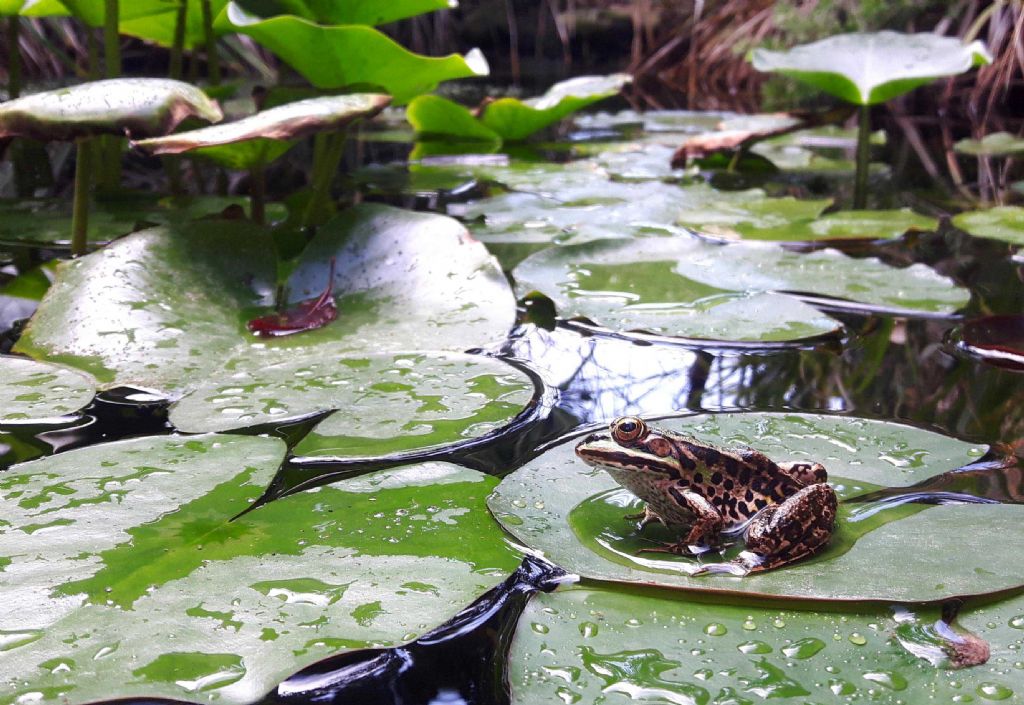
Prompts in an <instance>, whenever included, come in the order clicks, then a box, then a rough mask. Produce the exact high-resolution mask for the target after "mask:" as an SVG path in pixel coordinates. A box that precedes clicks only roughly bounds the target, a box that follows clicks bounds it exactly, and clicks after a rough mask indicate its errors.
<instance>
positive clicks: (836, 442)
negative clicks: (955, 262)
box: [489, 413, 1024, 602]
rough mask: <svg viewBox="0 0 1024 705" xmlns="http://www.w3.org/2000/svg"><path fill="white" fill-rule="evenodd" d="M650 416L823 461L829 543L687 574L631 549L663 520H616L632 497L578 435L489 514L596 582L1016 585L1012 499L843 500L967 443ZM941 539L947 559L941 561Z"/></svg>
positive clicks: (905, 593) (725, 439)
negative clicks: (832, 515)
mask: <svg viewBox="0 0 1024 705" xmlns="http://www.w3.org/2000/svg"><path fill="white" fill-rule="evenodd" d="M656 425H658V426H662V427H666V428H670V429H672V430H682V431H684V432H685V433H688V434H690V435H693V436H696V437H698V438H700V439H702V440H705V441H708V442H710V443H714V444H716V445H721V446H725V447H737V446H743V445H747V446H751V447H754V448H756V449H758V450H761V451H762V452H764V453H765V454H767V455H768V456H769V457H771V458H773V459H775V460H777V461H784V460H807V461H818V462H821V463H823V464H824V465H825V467H826V468H827V469H828V471H829V478H830V481H831V482H832V483H833V484H834V486H835V487H836V488H837V491H838V493H839V495H840V497H841V499H843V500H844V501H842V502H841V503H840V518H839V520H838V522H837V527H836V532H835V534H834V535H833V537H832V541H831V543H830V544H829V546H828V548H826V549H825V551H823V552H822V553H820V554H819V555H818V556H816V557H814V558H812V559H810V560H805V561H800V562H797V563H793V564H791V565H788V566H784V567H782V568H778V569H775V570H771V571H766V572H763V573H755V574H752V575H748V576H746V577H743V578H739V577H734V576H731V575H704V576H694V577H691V576H690V575H688V572H690V571H692V570H693V569H694V568H695V565H696V564H695V561H696V560H697V559H694V558H688V557H669V558H662V557H658V558H652V557H650V554H643V553H639V554H638V553H637V551H639V549H641V548H644V547H650V546H651V545H652V543H651V541H652V540H671V539H672V536H673V535H672V533H671V532H669V531H667V530H664V528H663V527H649V528H648V529H646V531H645V532H644V533H642V534H641V533H637V532H636V530H635V523H633V522H629V521H626V520H625V519H623V516H624V515H626V514H630V513H632V511H635V510H636V508H637V507H639V506H640V503H639V502H638V501H637V500H635V498H633V496H632V495H631V494H630V493H629V492H628V491H626V490H624V489H622V488H620V487H618V485H617V484H616V483H615V481H614V480H612V479H611V477H610V476H609V475H607V473H604V472H600V471H595V470H593V469H592V468H590V467H588V466H586V465H585V464H584V463H583V462H582V461H580V460H579V459H577V458H576V457H575V454H574V452H573V449H574V446H575V440H570V441H567V442H565V443H562V444H560V445H558V446H556V447H554V448H552V449H550V450H548V451H546V452H545V453H544V454H542V455H541V456H540V457H538V458H537V459H535V460H533V461H530V462H528V463H527V464H525V465H524V466H522V467H521V468H520V469H519V470H516V471H515V472H514V473H512V474H511V475H509V476H507V477H506V478H505V479H504V480H503V481H502V483H501V485H499V487H498V489H497V490H495V492H494V494H493V495H492V496H491V498H490V500H489V504H490V507H491V510H492V511H493V512H494V514H495V516H496V517H497V518H498V520H499V521H501V522H502V524H503V525H504V526H505V528H506V529H507V530H508V531H510V532H511V533H512V534H513V535H514V536H515V537H516V538H517V539H518V540H520V541H522V542H523V543H524V544H525V545H527V546H529V547H531V548H533V549H536V550H540V551H543V552H544V553H545V554H546V555H547V557H548V558H549V559H550V560H552V561H554V562H555V563H557V564H558V565H560V566H562V567H563V568H565V569H566V570H568V571H570V572H573V573H579V574H580V575H582V576H584V577H587V578H593V579H599V580H612V581H616V582H626V583H634V584H653V585H661V586H665V587H673V588H685V589H693V590H701V591H714V592H717V591H725V592H730V593H736V592H743V593H748V594H764V595H775V596H787V597H799V598H806V599H821V600H844V601H845V600H879V601H884V602H917V601H920V602H930V601H940V600H944V599H947V598H949V597H951V596H954V595H977V594H985V593H991V592H998V591H1002V590H1008V589H1011V588H1015V587H1018V586H1019V585H1021V584H1022V578H1021V575H1020V571H1019V570H1017V569H1016V566H1017V564H1018V561H1017V558H1016V553H1015V550H1016V548H1015V546H1016V541H1017V538H1024V536H1022V535H1021V532H1022V528H1021V527H1022V523H1021V522H1022V519H1024V508H1022V507H1020V506H1015V505H1001V504H961V505H946V506H930V505H928V504H909V503H903V504H901V503H900V502H898V501H891V500H890V502H889V503H885V502H882V503H864V504H857V503H851V502H849V501H845V500H848V499H849V498H850V497H852V496H855V495H858V494H862V493H864V492H866V491H869V490H873V489H875V488H877V487H879V486H895V487H904V486H908V485H912V484H914V483H917V482H920V481H922V480H925V479H927V478H929V477H931V476H933V475H937V474H940V473H942V472H944V471H947V470H953V469H955V468H957V467H960V466H961V465H964V464H965V463H967V462H970V461H971V460H972V459H974V458H976V457H977V456H978V455H980V453H981V449H979V448H977V447H976V446H972V445H970V444H967V443H963V442H961V441H957V440H955V439H952V438H947V437H945V436H940V435H938V434H935V433H930V432H928V431H924V430H921V429H917V428H914V427H911V426H902V425H900V424H895V423H891V422H884V421H872V420H867V419H856V418H850V417H838V416H833V417H829V416H816V415H810V414H763V413H750V414H718V415H708V416H696V417H689V418H677V419H665V420H662V421H658V422H657V423H656ZM914 497H915V495H913V494H910V495H908V496H907V497H905V498H904V501H908V500H912V499H913V498H914ZM978 527H984V530H982V531H979V530H978ZM655 532H658V533H657V539H652V538H651V537H652V536H654V535H655ZM1011 537H1016V538H1011ZM950 546H955V547H956V552H957V556H958V559H957V560H956V561H953V562H951V561H949V560H946V558H947V557H948V555H949V547H950ZM739 548H740V547H738V546H736V547H733V550H738V549H739ZM655 555H657V554H655Z"/></svg>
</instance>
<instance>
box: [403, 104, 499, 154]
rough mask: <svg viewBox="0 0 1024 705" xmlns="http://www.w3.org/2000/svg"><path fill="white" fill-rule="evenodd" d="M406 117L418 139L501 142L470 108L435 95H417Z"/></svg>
mask: <svg viewBox="0 0 1024 705" xmlns="http://www.w3.org/2000/svg"><path fill="white" fill-rule="evenodd" d="M405 114H406V117H407V118H408V119H409V124H411V125H412V126H413V129H414V130H416V134H417V135H418V136H421V137H423V136H425V137H446V138H457V139H459V140H461V141H466V142H471V141H474V142H475V141H479V142H484V143H496V142H501V135H499V134H498V133H497V132H495V131H494V130H492V129H491V128H489V127H487V126H486V125H484V124H483V123H482V122H480V120H478V119H477V117H476V116H475V115H473V113H472V112H470V110H469V108H467V107H465V106H463V105H459V104H458V103H456V102H455V101H452V100H448V99H447V98H442V97H441V96H438V95H421V96H417V97H416V98H414V99H413V100H412V101H411V102H410V103H409V107H408V109H407V110H406V113H405Z"/></svg>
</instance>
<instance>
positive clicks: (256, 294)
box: [17, 205, 515, 393]
mask: <svg viewBox="0 0 1024 705" xmlns="http://www.w3.org/2000/svg"><path fill="white" fill-rule="evenodd" d="M332 259H333V260H334V261H335V264H336V266H335V268H334V272H335V275H334V276H335V278H334V284H333V286H334V289H333V291H334V295H335V297H336V300H337V304H338V309H339V315H338V318H337V320H335V321H334V322H332V323H330V324H329V325H326V326H324V327H322V328H320V329H318V330H314V331H308V332H306V333H303V334H301V335H295V336H291V337H288V338H279V339H275V340H267V339H261V338H256V337H255V336H254V335H253V334H251V333H249V331H248V330H247V329H246V322H247V321H248V320H250V319H252V318H253V317H255V316H256V315H260V314H261V313H265V312H266V307H268V306H270V305H271V303H272V297H273V293H274V288H275V287H274V282H275V278H276V267H277V262H276V261H275V255H274V246H273V243H272V242H271V240H270V235H269V233H268V232H267V231H265V230H262V229H260V228H257V227H255V226H253V225H252V224H250V223H240V222H232V221H197V222H195V223H191V224H189V225H187V226H167V227H159V228H151V229H148V230H143V231H140V232H137V233H134V234H132V235H130V236H129V237H126V238H123V239H121V240H118V241H116V242H114V243H112V244H111V245H110V246H109V247H107V248H105V249H103V250H102V251H100V252H96V253H93V254H91V255H89V256H87V257H82V258H80V259H77V260H75V261H73V262H69V263H67V264H66V265H64V266H63V267H62V268H61V270H60V273H59V276H58V278H57V281H56V282H55V283H54V285H53V286H52V287H51V288H50V291H49V292H48V293H47V295H46V297H45V298H44V299H43V301H42V303H41V304H40V306H39V309H38V310H37V312H36V315H35V316H34V318H33V319H32V321H31V323H30V324H29V326H28V327H27V328H26V330H25V332H24V334H23V335H22V337H21V339H20V340H19V341H18V345H17V350H18V351H20V352H25V353H27V354H29V355H30V356H31V357H35V358H38V359H52V360H56V361H62V362H64V363H66V364H70V365H72V366H74V367H78V368H80V369H85V370H87V371H90V372H93V373H94V374H95V376H96V377H97V378H98V379H100V381H101V382H103V383H104V384H105V385H106V386H117V385H121V384H130V385H135V386H141V387H146V388H153V389H157V390H160V391H163V392H171V393H175V392H182V391H185V390H186V388H187V387H189V386H191V385H195V384H197V383H198V382H200V381H201V380H203V379H205V378H207V377H211V376H212V375H213V374H214V373H215V372H216V371H217V370H219V369H221V368H223V369H225V370H228V371H230V372H232V373H233V372H239V371H242V370H258V369H260V368H263V367H266V366H268V365H271V364H274V363H277V362H282V361H285V360H298V359H300V358H301V359H305V360H309V361H312V360H316V359H320V360H332V359H336V358H337V357H339V356H341V355H344V354H350V353H353V352H357V353H359V354H368V353H376V352H389V351H400V350H408V349H409V347H410V346H411V345H415V346H416V347H417V348H420V349H425V350H440V351H461V350H466V349H469V348H473V347H478V346H481V345H486V344H489V343H493V342H497V341H499V340H501V339H503V338H504V336H505V335H506V334H507V332H508V331H509V329H510V328H511V327H512V324H513V322H514V320H515V301H514V298H513V296H512V292H511V290H510V289H509V286H508V283H507V281H506V280H505V278H504V276H503V275H502V274H501V271H500V270H499V269H498V267H497V264H496V263H495V261H494V259H493V258H492V257H491V256H490V255H489V254H488V253H487V251H486V249H485V248H484V247H483V245H481V244H480V243H478V242H475V241H473V240H472V239H471V238H469V237H468V233H467V232H466V230H465V229H464V228H463V227H462V226H461V225H459V224H458V223H457V222H456V221H454V220H452V219H450V218H446V217H443V216H437V215H429V214H423V213H412V212H409V211H403V210H399V209H397V208H390V207H387V206H380V205H362V206H357V207H355V208H352V209H350V210H348V211H346V212H344V213H342V214H340V215H339V216H337V217H336V218H335V219H333V220H332V221H330V222H328V223H326V224H325V225H323V226H321V227H320V228H319V229H318V231H317V235H316V237H315V238H314V239H313V240H312V241H311V242H310V244H309V245H308V246H307V247H306V249H305V250H304V252H303V254H302V256H301V257H300V259H299V261H298V264H297V265H296V268H295V270H294V272H293V274H292V276H291V279H290V280H289V282H288V289H289V291H290V293H291V297H292V299H291V300H293V301H300V300H305V299H309V298H312V297H316V296H318V295H319V294H320V293H322V292H323V291H324V289H325V288H326V287H327V286H328V283H329V281H330V272H331V271H332V270H331V261H332Z"/></svg>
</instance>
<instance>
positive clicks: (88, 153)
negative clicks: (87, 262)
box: [71, 137, 93, 257]
mask: <svg viewBox="0 0 1024 705" xmlns="http://www.w3.org/2000/svg"><path fill="white" fill-rule="evenodd" d="M76 147H77V151H76V154H75V200H74V205H73V206H72V210H71V254H72V256H74V257H81V256H82V255H84V254H85V253H86V250H87V245H88V233H89V186H90V181H91V177H92V155H93V144H92V140H90V138H88V137H80V138H79V139H78V140H77V142H76Z"/></svg>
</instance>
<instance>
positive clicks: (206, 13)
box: [200, 0, 220, 86]
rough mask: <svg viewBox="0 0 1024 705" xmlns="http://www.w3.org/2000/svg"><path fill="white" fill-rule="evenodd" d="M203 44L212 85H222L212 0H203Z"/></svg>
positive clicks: (208, 76)
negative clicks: (214, 31) (211, 5)
mask: <svg viewBox="0 0 1024 705" xmlns="http://www.w3.org/2000/svg"><path fill="white" fill-rule="evenodd" d="M200 7H202V9H203V45H204V46H205V48H206V75H207V78H208V79H209V80H210V85H211V86H219V85H220V57H219V56H218V55H217V35H215V34H214V33H213V9H212V8H211V7H210V0H202V3H200Z"/></svg>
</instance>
